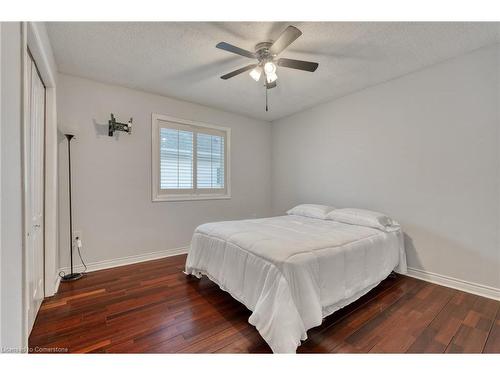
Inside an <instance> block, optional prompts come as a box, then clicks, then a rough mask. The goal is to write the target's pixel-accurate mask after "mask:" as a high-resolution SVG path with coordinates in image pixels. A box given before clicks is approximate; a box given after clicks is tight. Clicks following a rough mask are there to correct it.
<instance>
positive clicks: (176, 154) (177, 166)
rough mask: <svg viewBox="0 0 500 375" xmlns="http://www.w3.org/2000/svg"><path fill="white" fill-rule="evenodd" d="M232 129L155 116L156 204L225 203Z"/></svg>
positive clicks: (154, 196) (154, 178)
mask: <svg viewBox="0 0 500 375" xmlns="http://www.w3.org/2000/svg"><path fill="white" fill-rule="evenodd" d="M229 136H230V129H228V128H222V127H218V126H213V125H208V124H203V123H199V122H195V121H189V120H181V119H176V118H173V117H170V116H164V115H158V114H153V124H152V141H153V145H152V146H153V147H152V166H153V173H152V177H153V178H152V184H153V189H152V191H153V200H154V201H172V200H196V199H224V198H230V189H229V158H228V155H229V152H228V150H229Z"/></svg>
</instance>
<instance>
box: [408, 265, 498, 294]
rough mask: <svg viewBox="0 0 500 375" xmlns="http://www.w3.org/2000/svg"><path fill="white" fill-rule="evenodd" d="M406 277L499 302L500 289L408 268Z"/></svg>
mask: <svg viewBox="0 0 500 375" xmlns="http://www.w3.org/2000/svg"><path fill="white" fill-rule="evenodd" d="M407 275H408V276H411V277H414V278H416V279H420V280H424V281H428V282H430V283H433V284H438V285H442V286H446V287H448V288H453V289H458V290H461V291H463V292H467V293H472V294H476V295H478V296H481V297H486V298H491V299H494V300H497V301H500V289H497V288H493V287H491V286H486V285H481V284H477V283H473V282H470V281H465V280H460V279H456V278H454V277H450V276H443V275H439V274H437V273H434V272H429V271H423V270H419V269H416V268H411V267H408V274H407Z"/></svg>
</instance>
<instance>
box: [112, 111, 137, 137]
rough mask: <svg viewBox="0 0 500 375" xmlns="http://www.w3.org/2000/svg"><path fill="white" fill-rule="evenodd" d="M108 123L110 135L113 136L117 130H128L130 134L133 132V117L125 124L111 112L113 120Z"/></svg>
mask: <svg viewBox="0 0 500 375" xmlns="http://www.w3.org/2000/svg"><path fill="white" fill-rule="evenodd" d="M108 125H109V126H108V135H109V136H110V137H112V136H113V133H114V132H116V131H119V132H126V133H128V134H131V133H132V117H131V118H130V120H129V122H127V123H126V124H125V123H123V122H117V121H116V118H115V116H114V115H113V114H111V120H109V121H108Z"/></svg>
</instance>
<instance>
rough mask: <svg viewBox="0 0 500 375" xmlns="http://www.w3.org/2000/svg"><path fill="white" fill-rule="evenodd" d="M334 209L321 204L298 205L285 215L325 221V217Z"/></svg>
mask: <svg viewBox="0 0 500 375" xmlns="http://www.w3.org/2000/svg"><path fill="white" fill-rule="evenodd" d="M334 209H335V208H334V207H331V206H325V205H322V204H299V205H298V206H295V207H294V208H292V209H290V210H288V211H287V212H286V213H287V214H288V215H299V216H306V217H312V218H315V219H323V220H324V219H326V215H327V214H328V213H329V212H330V211H332V210H334Z"/></svg>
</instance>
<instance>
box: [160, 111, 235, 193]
mask: <svg viewBox="0 0 500 375" xmlns="http://www.w3.org/2000/svg"><path fill="white" fill-rule="evenodd" d="M161 122H168V123H171V124H172V125H175V126H176V127H178V128H181V129H186V130H188V131H193V185H194V184H195V182H196V178H197V153H196V152H195V151H196V146H197V143H196V142H197V141H196V138H197V134H198V131H199V132H200V133H203V134H212V135H220V134H221V133H222V134H223V135H224V148H225V153H224V189H198V188H193V189H160V174H161V172H160V164H161V163H160V129H161V128H168V127H166V126H161ZM170 129H173V128H170ZM230 156H231V129H230V128H227V127H222V126H217V125H212V124H208V123H204V122H200V121H192V120H186V119H181V118H177V117H173V116H169V115H162V114H158V113H152V116H151V186H152V189H151V192H152V201H153V202H172V201H196V200H209V199H231V163H230V162H231V157H230ZM200 190H202V191H203V192H200Z"/></svg>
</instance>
